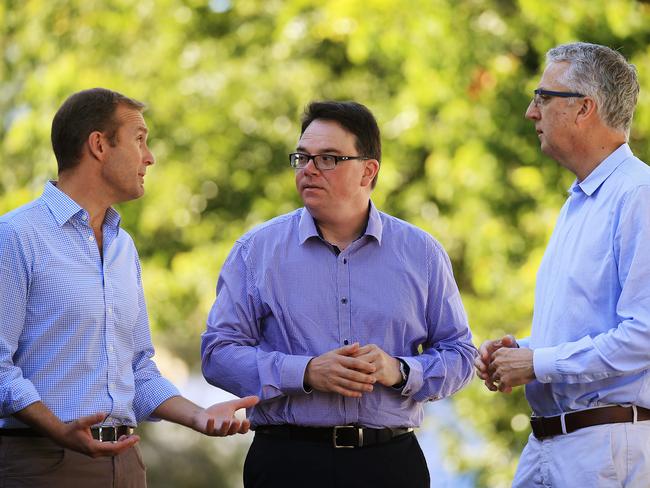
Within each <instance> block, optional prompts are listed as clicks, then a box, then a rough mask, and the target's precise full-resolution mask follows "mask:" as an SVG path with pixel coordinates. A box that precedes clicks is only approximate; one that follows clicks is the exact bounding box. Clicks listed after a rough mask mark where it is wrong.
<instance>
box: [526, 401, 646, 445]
mask: <svg viewBox="0 0 650 488" xmlns="http://www.w3.org/2000/svg"><path fill="white" fill-rule="evenodd" d="M635 410H636V413H635ZM563 417H564V428H563V427H562V422H563V420H562V418H563ZM635 417H636V418H635ZM643 420H650V410H649V409H647V408H643V407H632V406H627V407H623V406H620V405H612V406H611V407H600V408H590V409H587V410H579V411H577V412H568V413H565V414H562V415H555V416H553V417H535V416H533V417H531V418H530V426H531V427H532V428H533V434H534V435H535V437H537V438H538V439H545V438H547V437H552V436H554V435H561V434H569V433H571V432H575V431H576V430H578V429H584V428H585V427H592V426H594V425H603V424H620V423H624V422H637V421H638V422H640V421H643Z"/></svg>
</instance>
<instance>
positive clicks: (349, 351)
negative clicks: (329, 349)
mask: <svg viewBox="0 0 650 488" xmlns="http://www.w3.org/2000/svg"><path fill="white" fill-rule="evenodd" d="M358 350H359V343H358V342H355V343H353V344H349V345H347V346H343V347H340V348H338V349H336V350H335V352H336V353H338V354H341V355H343V356H352V355H353V354H354V353H355V352H357V351H358Z"/></svg>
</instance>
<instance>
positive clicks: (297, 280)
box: [201, 102, 476, 487]
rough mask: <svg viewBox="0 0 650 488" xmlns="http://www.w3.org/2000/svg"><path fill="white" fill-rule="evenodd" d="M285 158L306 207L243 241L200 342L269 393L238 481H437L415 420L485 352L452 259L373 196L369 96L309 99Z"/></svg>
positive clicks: (252, 390) (231, 376)
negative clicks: (363, 99) (479, 348)
mask: <svg viewBox="0 0 650 488" xmlns="http://www.w3.org/2000/svg"><path fill="white" fill-rule="evenodd" d="M289 159H290V162H291V166H292V167H293V168H294V169H295V172H296V187H297V189H298V192H299V193H300V196H301V198H302V200H303V202H304V204H305V207H304V208H301V209H298V210H295V211H294V212H291V213H289V214H286V215H282V216H280V217H277V218H275V219H272V220H270V221H268V222H266V223H264V224H262V225H261V226H259V227H257V228H255V229H253V230H252V231H250V232H248V233H247V234H245V235H244V236H242V237H241V238H240V239H238V241H237V242H236V243H235V246H234V247H233V249H232V251H231V253H230V255H229V256H228V258H227V260H226V262H225V263H224V266H223V268H222V270H221V275H220V277H219V282H218V284H217V299H216V301H215V303H214V305H213V307H212V310H211V312H210V315H209V317H208V325H207V331H206V332H205V333H204V335H203V341H202V348H201V349H202V356H203V374H204V376H205V377H206V379H207V380H208V382H210V383H212V384H214V385H216V386H219V387H221V388H224V389H226V390H228V391H230V392H232V393H234V394H236V395H240V396H241V395H252V394H254V395H257V396H259V397H260V398H261V402H260V404H259V405H258V406H257V407H255V408H254V409H253V410H252V412H250V417H251V424H252V426H253V428H254V429H255V439H254V441H253V444H252V446H251V448H250V450H249V453H248V457H247V459H246V464H245V466H244V484H245V485H246V486H247V487H257V486H265V487H268V486H278V487H280V486H281V487H291V486H310V487H320V486H323V487H336V486H357V487H363V486H372V487H378V486H409V487H410V486H422V487H424V486H429V472H428V469H427V466H426V462H425V460H424V456H423V455H422V451H421V449H420V447H419V445H418V442H417V439H416V438H415V435H414V434H413V428H414V427H418V426H419V425H420V423H421V421H422V417H423V409H422V403H423V402H425V401H427V400H438V399H440V398H444V397H446V396H449V395H451V394H453V393H454V392H456V391H458V390H459V389H460V388H461V387H462V386H463V385H465V384H466V383H467V382H468V381H469V379H470V377H471V375H472V362H473V359H474V356H475V353H476V350H475V348H474V346H473V345H472V343H471V333H470V330H469V328H468V325H467V318H466V315H465V312H464V309H463V305H462V302H461V299H460V294H459V293H458V288H457V286H456V283H455V282H454V278H453V274H452V270H451V264H450V262H449V258H448V257H447V254H446V253H445V251H444V250H443V248H442V246H440V244H439V243H438V242H437V241H435V240H434V239H433V238H432V237H431V236H430V235H428V234H427V233H425V232H423V231H422V230H420V229H417V228H416V227H414V226H412V225H410V224H408V223H406V222H404V221H401V220H399V219H396V218H394V217H391V216H390V215H387V214H384V213H382V212H379V211H378V210H377V208H376V207H375V206H374V204H373V203H372V201H371V200H370V194H371V192H372V189H373V188H374V186H375V183H376V181H377V173H378V171H379V164H380V163H379V162H380V159H381V141H380V136H379V128H378V127H377V122H376V121H375V118H374V116H373V115H372V113H370V111H369V110H368V109H367V108H366V107H364V106H363V105H360V104H358V103H354V102H342V103H339V102H314V103H312V104H310V105H309V106H308V108H307V110H306V112H305V114H304V117H303V120H302V131H301V137H300V140H299V141H298V145H297V147H296V152H294V153H292V154H291V155H290V156H289ZM339 448H343V449H339ZM346 448H347V449H346Z"/></svg>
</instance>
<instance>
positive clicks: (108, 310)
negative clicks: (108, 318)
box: [106, 307, 113, 315]
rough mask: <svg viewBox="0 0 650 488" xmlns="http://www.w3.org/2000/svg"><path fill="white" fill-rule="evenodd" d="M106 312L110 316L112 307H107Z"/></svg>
mask: <svg viewBox="0 0 650 488" xmlns="http://www.w3.org/2000/svg"><path fill="white" fill-rule="evenodd" d="M106 311H107V312H108V315H110V314H112V313H113V307H108V309H106Z"/></svg>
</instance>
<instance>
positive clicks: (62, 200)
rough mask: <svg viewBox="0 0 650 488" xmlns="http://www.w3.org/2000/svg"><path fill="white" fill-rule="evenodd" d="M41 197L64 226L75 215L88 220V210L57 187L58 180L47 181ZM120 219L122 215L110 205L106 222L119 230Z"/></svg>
mask: <svg viewBox="0 0 650 488" xmlns="http://www.w3.org/2000/svg"><path fill="white" fill-rule="evenodd" d="M41 199H42V200H43V201H44V202H45V204H46V205H47V206H48V208H49V209H50V212H52V215H54V219H55V220H56V222H57V223H58V224H59V226H62V225H63V224H65V223H66V222H68V221H69V220H70V219H71V218H72V217H74V216H79V218H81V219H83V220H88V212H87V211H86V210H85V209H83V208H82V207H81V206H79V204H78V203H77V202H75V201H74V200H73V199H72V198H70V197H69V196H68V195H67V194H65V193H64V192H62V191H61V190H59V189H58V188H57V187H56V181H48V182H47V183H45V188H44V189H43V195H42V196H41ZM84 217H85V219H84ZM120 220H121V217H120V214H119V213H118V212H117V210H115V209H114V208H112V207H109V208H108V210H106V216H105V217H104V224H106V225H108V226H110V227H114V228H116V229H118V230H119V226H120Z"/></svg>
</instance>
